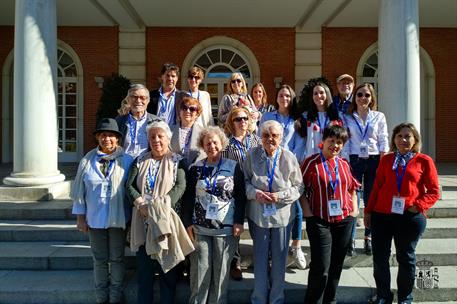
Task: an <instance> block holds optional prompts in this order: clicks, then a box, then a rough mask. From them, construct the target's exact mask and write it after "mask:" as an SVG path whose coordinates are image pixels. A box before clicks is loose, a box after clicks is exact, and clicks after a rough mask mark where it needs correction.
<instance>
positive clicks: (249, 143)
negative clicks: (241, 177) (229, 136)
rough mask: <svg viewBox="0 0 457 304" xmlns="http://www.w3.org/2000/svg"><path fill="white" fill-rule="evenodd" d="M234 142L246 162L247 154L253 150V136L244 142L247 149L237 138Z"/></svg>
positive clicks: (247, 137)
mask: <svg viewBox="0 0 457 304" xmlns="http://www.w3.org/2000/svg"><path fill="white" fill-rule="evenodd" d="M234 140H235V146H236V147H237V148H238V150H240V153H241V159H243V161H244V160H245V159H246V152H247V151H249V149H250V148H251V135H248V136H246V139H245V140H244V142H245V147H246V148H244V147H243V145H242V144H241V143H240V142H239V141H238V140H236V139H235V138H234Z"/></svg>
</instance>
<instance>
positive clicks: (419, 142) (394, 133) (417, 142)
mask: <svg viewBox="0 0 457 304" xmlns="http://www.w3.org/2000/svg"><path fill="white" fill-rule="evenodd" d="M403 128H407V129H409V130H410V131H411V133H413V136H414V141H415V143H414V145H413V147H412V148H411V151H413V152H416V153H417V152H420V150H421V146H422V140H421V135H420V134H419V131H417V129H416V127H415V126H414V125H413V124H412V123H410V122H403V123H401V124H399V125H398V126H396V127H395V128H394V129H393V130H392V137H391V138H390V151H391V152H395V151H398V149H397V145H395V136H397V134H398V133H400V131H401V129H403Z"/></svg>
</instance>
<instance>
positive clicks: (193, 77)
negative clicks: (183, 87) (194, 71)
mask: <svg viewBox="0 0 457 304" xmlns="http://www.w3.org/2000/svg"><path fill="white" fill-rule="evenodd" d="M187 78H189V79H195V80H200V76H189V77H187Z"/></svg>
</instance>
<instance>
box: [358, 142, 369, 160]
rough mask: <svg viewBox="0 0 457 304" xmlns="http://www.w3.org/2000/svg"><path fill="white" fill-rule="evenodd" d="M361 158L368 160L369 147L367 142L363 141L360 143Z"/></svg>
mask: <svg viewBox="0 0 457 304" xmlns="http://www.w3.org/2000/svg"><path fill="white" fill-rule="evenodd" d="M359 157H360V158H368V145H367V142H366V140H364V141H362V142H361V143H360V153H359Z"/></svg>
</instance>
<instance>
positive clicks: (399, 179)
mask: <svg viewBox="0 0 457 304" xmlns="http://www.w3.org/2000/svg"><path fill="white" fill-rule="evenodd" d="M394 161H395V160H394ZM407 165H408V163H406V165H404V166H402V168H403V171H402V172H401V175H400V172H398V167H400V166H397V168H396V169H395V175H396V176H397V189H398V195H400V190H401V183H402V182H403V177H405V172H406V166H407Z"/></svg>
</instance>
